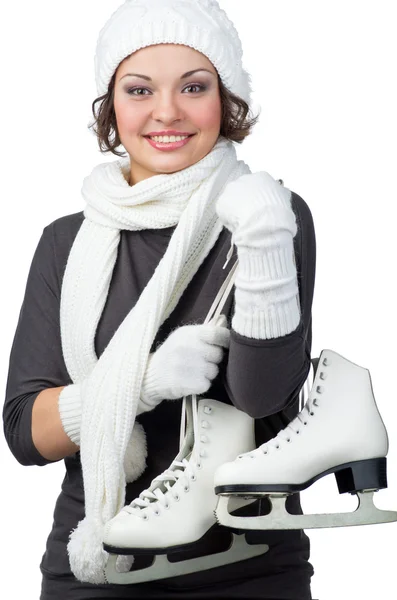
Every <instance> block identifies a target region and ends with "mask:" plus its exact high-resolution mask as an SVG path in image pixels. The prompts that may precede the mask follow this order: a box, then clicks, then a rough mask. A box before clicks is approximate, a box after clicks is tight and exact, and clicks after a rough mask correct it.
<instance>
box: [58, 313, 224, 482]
mask: <svg viewBox="0 0 397 600" xmlns="http://www.w3.org/2000/svg"><path fill="white" fill-rule="evenodd" d="M217 323H218V324H217V325H214V324H213V322H211V321H210V322H209V323H206V324H201V325H185V326H183V327H179V328H178V329H175V330H174V331H173V332H172V333H171V334H170V335H169V336H168V338H167V339H166V340H165V341H164V342H163V344H162V345H161V346H160V347H159V348H158V349H157V350H156V351H155V352H152V353H151V354H150V355H149V358H148V363H147V367H146V371H145V376H144V379H143V382H142V388H141V396H140V399H139V403H138V408H137V416H138V415H140V414H141V413H143V412H147V411H150V410H153V409H154V408H155V407H156V406H157V405H158V404H159V403H160V402H161V401H162V400H164V399H170V400H172V399H178V398H183V396H185V395H188V394H202V393H204V392H206V391H207V390H208V389H209V388H210V386H211V380H212V379H214V377H216V375H217V374H218V371H219V369H218V367H217V363H219V362H220V361H221V360H222V357H223V350H222V347H225V348H227V347H228V346H229V339H230V330H229V329H228V328H227V327H226V324H227V321H226V318H225V316H224V315H221V317H220V318H219V319H218V320H217ZM81 387H82V384H81V383H73V384H70V385H67V386H66V387H64V389H63V390H62V391H61V393H60V395H59V400H58V409H59V414H60V417H61V422H62V426H63V429H64V430H65V433H66V434H67V435H68V436H69V438H70V439H71V441H72V442H73V443H75V444H77V446H79V445H80V422H81V410H82V402H81ZM143 448H144V449H146V438H145V433H144V430H143V428H142V426H141V425H140V423H138V422H137V421H135V424H134V428H133V430H132V435H131V440H130V442H129V444H128V446H127V451H126V455H125V458H124V469H125V472H126V476H127V481H134V480H135V479H136V478H137V476H138V475H137V473H138V472H139V473H141V472H143V470H144V468H145V458H146V456H144V453H143Z"/></svg>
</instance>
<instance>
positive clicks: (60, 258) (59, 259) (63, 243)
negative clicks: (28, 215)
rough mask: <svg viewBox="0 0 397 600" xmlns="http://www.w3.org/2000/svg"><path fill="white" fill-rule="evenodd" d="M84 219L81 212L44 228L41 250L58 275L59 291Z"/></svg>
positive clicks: (65, 216) (58, 219) (59, 219)
mask: <svg viewBox="0 0 397 600" xmlns="http://www.w3.org/2000/svg"><path fill="white" fill-rule="evenodd" d="M84 218H85V217H84V212H83V211H79V212H77V213H72V214H69V215H64V216H62V217H59V218H57V219H55V220H54V221H52V222H51V223H48V225H46V226H45V227H44V228H43V233H42V236H41V239H40V242H39V248H42V252H41V255H42V256H43V257H44V254H45V258H46V263H47V264H49V263H51V265H49V268H51V269H52V270H53V271H54V272H55V273H56V278H57V284H58V285H57V287H58V289H59V290H60V286H61V283H62V278H63V274H64V271H65V268H66V263H67V261H68V257H69V253H70V250H71V248H72V246H73V242H74V240H75V238H76V236H77V233H78V231H79V229H80V227H81V225H82V223H83V221H84Z"/></svg>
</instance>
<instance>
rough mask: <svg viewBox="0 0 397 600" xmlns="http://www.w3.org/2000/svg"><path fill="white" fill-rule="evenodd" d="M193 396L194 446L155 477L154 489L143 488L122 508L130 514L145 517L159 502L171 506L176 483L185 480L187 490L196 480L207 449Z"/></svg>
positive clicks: (183, 409) (183, 428)
mask: <svg viewBox="0 0 397 600" xmlns="http://www.w3.org/2000/svg"><path fill="white" fill-rule="evenodd" d="M188 398H191V406H192V416H193V433H194V440H195V444H194V448H193V450H192V452H191V453H190V454H189V455H188V457H186V458H183V459H182V460H176V459H175V460H174V461H173V462H172V463H171V466H170V467H169V468H168V469H166V470H165V471H164V472H163V473H161V475H159V476H158V477H156V478H155V479H153V481H152V486H153V489H152V490H149V489H147V490H143V491H142V492H141V493H140V494H139V496H138V497H137V498H135V500H133V501H132V502H131V504H129V505H127V506H125V507H124V508H123V509H122V510H124V511H125V512H128V513H129V514H137V515H140V516H142V518H145V517H144V515H143V514H141V512H142V510H143V509H145V508H148V507H152V508H153V512H154V513H155V514H158V512H157V503H160V504H161V505H162V506H163V507H164V508H166V509H167V508H169V494H173V491H172V488H173V486H174V484H175V483H176V482H177V481H178V480H179V479H182V480H184V486H183V489H184V491H185V492H188V491H189V482H190V481H195V479H196V469H197V468H201V463H200V457H202V456H205V451H204V450H203V449H202V447H201V443H204V442H205V441H206V436H203V435H201V436H198V407H197V397H196V396H195V395H193V396H188ZM186 402H187V399H186V397H185V398H184V399H183V402H182V417H181V429H180V441H179V450H181V448H182V444H183V442H184V439H185V430H186V424H185V417H186ZM202 426H203V427H204V428H205V427H206V426H208V423H207V421H202ZM173 497H174V499H175V500H179V496H178V494H173Z"/></svg>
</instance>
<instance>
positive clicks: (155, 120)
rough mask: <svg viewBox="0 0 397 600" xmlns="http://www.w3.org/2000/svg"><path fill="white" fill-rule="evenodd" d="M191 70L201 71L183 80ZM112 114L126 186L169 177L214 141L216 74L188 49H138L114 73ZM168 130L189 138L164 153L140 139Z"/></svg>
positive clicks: (217, 116) (217, 100) (205, 151)
mask: <svg viewBox="0 0 397 600" xmlns="http://www.w3.org/2000/svg"><path fill="white" fill-rule="evenodd" d="M196 69H206V71H202V70H200V71H197V72H196V73H194V74H192V75H186V73H187V72H189V71H193V70H194V71H195V70H196ZM208 71H209V72H208ZM143 76H144V77H143ZM114 109H115V113H116V121H117V127H118V131H119V136H120V140H121V143H122V144H123V146H124V148H125V149H126V151H127V153H128V154H129V157H130V162H131V176H130V181H129V183H130V185H134V184H135V183H138V182H139V181H142V180H144V179H147V178H148V177H152V176H153V175H158V174H161V173H175V172H176V171H180V170H181V169H185V168H186V167H189V166H191V165H193V164H194V163H196V162H198V161H199V160H201V159H202V158H204V156H206V155H207V154H208V153H209V152H210V150H211V149H212V148H213V146H214V144H215V143H216V141H217V139H218V137H219V133H220V127H221V113H222V107H221V100H220V93H219V85H218V74H217V71H216V69H215V67H214V66H213V65H212V63H211V62H210V61H209V60H208V59H207V57H206V56H204V55H203V54H201V52H198V51H196V50H194V49H193V48H190V47H188V46H182V45H180V44H157V45H155V46H148V47H147V48H141V49H140V50H137V51H136V52H134V53H133V54H132V55H131V56H129V57H128V58H126V59H125V60H124V61H123V62H122V63H121V64H120V65H119V67H118V69H117V71H116V76H115V88H114ZM170 130H175V131H177V132H182V133H184V134H189V135H192V137H190V138H189V140H188V142H187V143H185V144H183V145H180V144H179V147H177V148H169V149H167V148H166V146H165V145H161V144H160V143H158V144H157V147H156V142H154V141H153V143H152V144H151V143H150V141H149V140H148V139H147V137H145V136H147V134H149V133H151V134H153V133H155V132H163V131H170Z"/></svg>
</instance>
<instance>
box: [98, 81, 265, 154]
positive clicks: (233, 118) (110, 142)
mask: <svg viewBox="0 0 397 600" xmlns="http://www.w3.org/2000/svg"><path fill="white" fill-rule="evenodd" d="M116 72H117V70H116V71H115V73H114V74H113V77H112V79H111V80H110V83H109V87H108V91H107V93H106V94H105V95H103V96H99V98H96V99H95V100H94V102H93V103H92V106H91V109H92V114H93V116H94V121H93V122H92V123H90V124H89V125H88V128H89V129H93V131H94V132H95V134H96V136H97V141H98V145H99V150H100V152H102V153H103V154H106V153H107V152H112V154H115V155H116V156H126V154H127V153H126V152H120V151H118V150H116V148H118V147H119V146H120V145H121V140H120V136H119V132H118V130H117V121H116V113H115V110H114V103H113V100H114V84H115V79H116ZM218 84H219V91H220V98H221V105H222V117H221V128H220V132H219V135H222V136H223V137H225V138H226V139H228V140H230V141H232V142H237V143H239V144H241V143H242V142H243V140H244V139H245V138H246V137H247V136H249V135H250V134H251V132H252V129H253V127H254V126H255V125H256V123H257V122H258V120H259V117H260V111H259V113H258V114H257V115H256V116H254V117H250V116H249V114H250V108H249V106H248V104H247V103H246V102H245V101H244V100H243V99H242V98H240V97H239V96H236V95H235V94H233V93H232V92H231V91H230V90H228V89H227V88H226V87H225V85H224V84H223V82H222V80H221V78H220V77H219V75H218ZM97 104H99V106H97Z"/></svg>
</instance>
